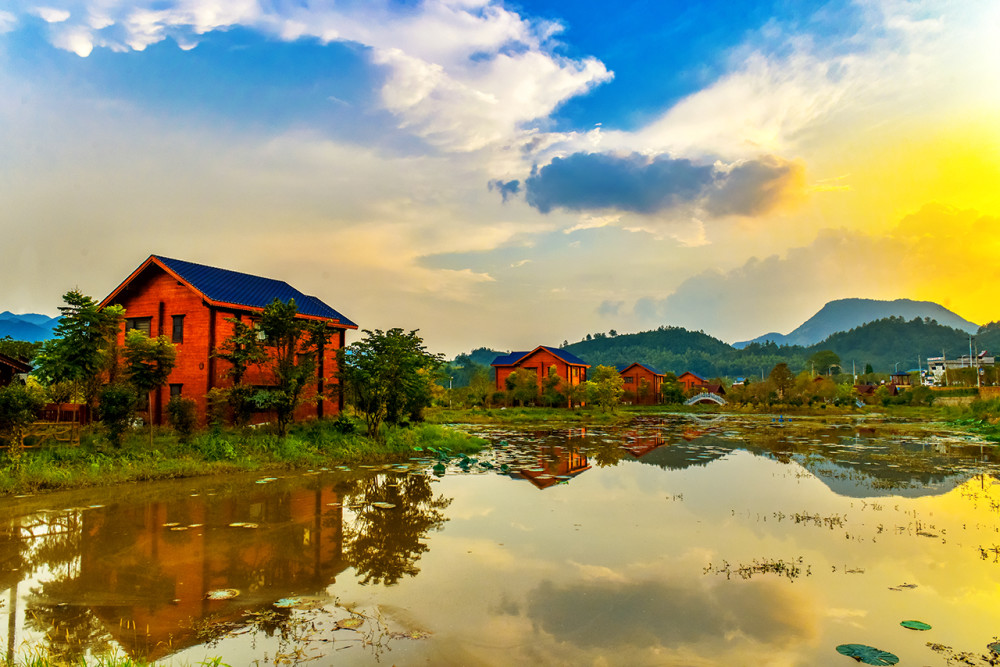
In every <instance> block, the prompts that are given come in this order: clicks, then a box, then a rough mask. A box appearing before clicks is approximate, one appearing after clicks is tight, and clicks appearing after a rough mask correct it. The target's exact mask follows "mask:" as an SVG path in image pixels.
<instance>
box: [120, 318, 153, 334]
mask: <svg viewBox="0 0 1000 667" xmlns="http://www.w3.org/2000/svg"><path fill="white" fill-rule="evenodd" d="M133 329H135V330H136V331H141V332H142V333H144V334H146V335H147V336H149V335H150V333H152V331H153V318H152V317H127V318H125V333H128V332H129V331H132V330H133Z"/></svg>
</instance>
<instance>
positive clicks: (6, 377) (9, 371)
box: [0, 354, 31, 387]
mask: <svg viewBox="0 0 1000 667" xmlns="http://www.w3.org/2000/svg"><path fill="white" fill-rule="evenodd" d="M30 372H31V366H29V365H28V364H26V363H24V362H23V361H20V360H18V359H15V358H14V357H8V356H7V355H6V354H0V387H6V386H7V385H9V384H10V383H11V382H13V381H14V378H15V377H17V376H18V375H24V374H25V373H30Z"/></svg>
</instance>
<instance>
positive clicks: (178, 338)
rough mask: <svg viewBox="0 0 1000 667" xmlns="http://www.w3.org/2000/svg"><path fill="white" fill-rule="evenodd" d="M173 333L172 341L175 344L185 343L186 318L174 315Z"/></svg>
mask: <svg viewBox="0 0 1000 667" xmlns="http://www.w3.org/2000/svg"><path fill="white" fill-rule="evenodd" d="M173 325H174V326H173V331H172V334H173V335H172V336H171V337H170V340H171V341H173V342H174V343H183V342H184V316H183V315H174V316H173Z"/></svg>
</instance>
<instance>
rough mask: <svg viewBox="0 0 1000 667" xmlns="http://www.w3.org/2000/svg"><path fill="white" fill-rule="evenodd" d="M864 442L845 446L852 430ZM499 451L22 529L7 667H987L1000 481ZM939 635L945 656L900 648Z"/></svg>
mask: <svg viewBox="0 0 1000 667" xmlns="http://www.w3.org/2000/svg"><path fill="white" fill-rule="evenodd" d="M838 421H839V423H838ZM463 428H465V429H467V430H473V431H475V432H477V433H479V434H480V435H483V436H484V437H486V438H488V439H489V440H490V441H491V442H492V443H493V448H492V449H491V450H488V451H486V452H484V453H483V454H482V455H480V456H478V457H477V459H478V460H477V461H475V462H472V461H465V462H463V461H461V460H460V459H453V460H452V461H451V462H450V463H448V465H447V466H446V467H445V469H444V470H443V471H442V468H441V467H438V468H437V474H436V473H435V469H434V467H433V466H434V465H435V463H437V461H435V460H434V459H433V457H423V456H422V455H421V457H420V458H415V459H414V460H412V461H409V462H407V463H405V464H400V465H392V466H370V467H358V468H356V469H351V470H347V469H340V468H333V469H330V470H316V471H310V472H308V473H305V472H303V473H295V474H291V475H281V476H277V477H276V478H269V477H264V478H262V477H260V476H257V477H252V478H241V479H237V478H232V477H229V478H225V479H198V480H180V481H174V482H169V483H156V484H144V485H137V486H132V487H125V488H113V489H89V490H85V491H77V492H72V493H61V494H48V495H43V496H36V497H29V498H19V499H6V500H3V501H2V504H0V531H2V532H0V631H3V639H4V642H3V649H4V650H5V652H6V655H7V656H8V657H15V658H16V657H24V656H26V655H30V654H31V653H32V651H38V650H40V649H44V650H45V651H46V652H47V653H48V654H49V655H53V656H60V657H64V658H67V659H78V658H80V657H84V658H92V657H93V656H96V655H102V654H107V653H117V654H118V655H120V656H121V655H128V656H132V657H135V658H138V659H142V660H155V661H162V662H163V663H165V664H177V665H195V664H198V663H199V662H201V661H202V660H204V659H206V658H212V657H218V656H221V657H222V658H223V659H224V660H225V661H226V662H227V663H229V664H231V665H234V666H235V665H253V664H259V665H265V664H296V663H306V662H310V663H311V664H318V665H325V664H333V663H336V664H386V665H391V664H397V665H409V664H420V663H423V664H456V665H458V664H461V665H476V664H485V665H498V664H515V663H522V664H524V663H532V664H568V665H569V664H571V665H581V664H613V665H624V664H628V665H838V664H842V665H851V664H856V663H854V662H853V660H851V658H849V657H845V656H842V655H840V654H838V653H837V652H836V647H837V646H838V645H840V644H846V643H860V644H868V645H872V646H875V647H878V648H880V649H882V650H886V651H890V652H892V653H894V654H895V655H897V656H899V658H900V664H903V665H945V664H948V662H947V661H948V659H949V658H952V659H955V658H957V657H960V656H959V654H960V653H963V652H967V653H969V654H970V656H966V657H967V659H968V660H969V661H970V662H971V664H988V663H987V662H986V660H987V659H988V658H989V657H990V651H989V649H988V648H987V645H988V644H990V643H991V642H994V641H997V638H998V636H1000V482H998V473H1000V464H998V463H997V458H996V456H995V454H993V453H992V452H991V449H990V448H989V447H988V446H983V444H982V443H980V442H978V441H976V440H974V439H970V438H967V437H957V436H951V437H949V436H947V435H941V434H933V433H913V432H909V431H900V430H898V429H896V428H894V427H893V426H892V425H891V424H881V423H879V424H873V423H872V422H868V423H866V424H861V425H859V424H856V423H854V422H852V421H850V420H849V419H847V418H843V419H840V420H831V421H830V422H829V423H827V422H822V421H820V420H808V419H802V420H798V419H797V420H795V421H794V422H792V423H789V422H778V421H772V418H770V417H767V418H760V417H756V418H751V417H726V418H705V417H700V418H694V417H686V416H670V415H666V416H664V417H662V418H646V419H642V420H638V421H636V422H634V423H633V424H632V425H630V426H629V427H627V428H586V429H583V428H575V429H555V430H545V431H538V430H519V429H513V428H504V429H497V428H490V427H473V426H466V427H463ZM904 620H920V621H923V622H925V623H927V624H929V625H930V626H931V629H930V630H927V631H915V630H909V629H906V628H904V627H901V626H900V622H901V621H904Z"/></svg>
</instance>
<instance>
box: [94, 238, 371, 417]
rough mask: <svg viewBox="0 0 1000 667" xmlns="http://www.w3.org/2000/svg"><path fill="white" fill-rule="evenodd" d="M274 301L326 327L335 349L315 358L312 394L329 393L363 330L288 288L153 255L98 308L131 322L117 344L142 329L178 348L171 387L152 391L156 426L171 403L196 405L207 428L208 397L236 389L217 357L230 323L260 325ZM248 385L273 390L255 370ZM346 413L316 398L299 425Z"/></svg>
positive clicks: (301, 411) (299, 414) (300, 413)
mask: <svg viewBox="0 0 1000 667" xmlns="http://www.w3.org/2000/svg"><path fill="white" fill-rule="evenodd" d="M275 299H278V300H280V301H283V302H288V301H289V300H290V299H294V300H295V304H296V306H298V313H299V314H298V316H299V317H300V318H303V319H308V320H318V321H321V322H324V323H326V326H327V327H329V329H330V330H331V333H332V334H333V335H332V336H331V339H330V342H329V344H328V345H327V346H326V349H325V350H324V351H323V354H322V355H320V358H319V359H317V364H316V374H317V382H318V383H317V385H316V386H315V387H314V388H312V389H311V392H312V393H313V395H315V394H317V393H323V392H325V391H326V390H328V389H329V386H330V384H332V383H336V380H335V379H334V377H335V373H336V369H337V350H338V349H340V348H342V347H343V346H344V334H345V332H346V331H347V329H357V328H358V325H356V324H355V323H354V322H352V321H350V320H349V319H347V318H346V317H344V316H343V315H341V314H340V313H338V312H337V311H336V310H334V309H333V308H331V307H330V306H328V305H326V304H325V303H323V302H322V301H320V300H319V299H317V298H316V297H314V296H307V295H305V294H303V293H302V292H299V291H298V290H297V289H295V288H293V287H292V286H291V285H289V284H288V283H286V282H284V281H281V280H273V279H271V278H262V277H260V276H254V275H250V274H247V273H239V272H237V271H229V270H226V269H217V268H215V267H211V266H205V265H202V264H195V263H193V262H185V261H182V260H177V259H170V258H167V257H160V256H158V255H151V256H150V257H149V259H147V260H146V261H145V262H143V263H142V265H140V266H139V268H137V269H136V270H135V271H133V272H132V274H131V275H129V277H128V278H126V279H125V281H124V282H122V284H121V285H119V286H118V287H117V288H116V289H115V290H114V291H113V292H112V293H111V294H109V295H108V296H107V297H106V298H105V299H104V300H103V301H102V302H101V304H100V307H101V308H106V307H107V306H111V305H121V306H124V308H125V317H126V320H125V326H124V327H123V329H122V331H121V333H120V334H119V343H124V338H125V331H128V330H129V329H138V330H140V331H143V332H144V333H146V334H147V335H150V336H159V335H166V336H167V337H168V338H170V340H171V341H172V342H173V344H174V346H175V347H176V349H177V362H176V365H175V366H174V369H173V372H172V373H171V374H170V377H169V378H168V380H167V386H165V387H161V388H160V389H157V390H156V391H155V392H154V396H153V400H152V404H151V405H150V406H149V407H150V410H149V415H148V416H149V417H150V418H151V419H152V421H153V423H154V424H162V423H163V421H164V408H165V406H166V404H167V402H168V401H169V400H170V398H171V397H172V396H186V397H188V398H191V399H194V401H195V403H196V404H197V406H198V415H199V418H200V419H201V420H202V421H204V419H205V412H206V407H207V401H206V398H205V395H206V394H207V393H208V391H209V390H211V389H213V388H215V387H219V388H225V387H228V386H230V384H231V382H230V380H229V378H228V376H227V371H228V370H229V364H228V363H227V362H225V361H223V360H221V359H216V358H215V356H213V353H214V352H215V351H216V349H217V348H218V347H219V346H220V345H221V344H222V342H223V341H225V340H226V339H227V338H228V337H229V336H230V335H231V334H232V332H233V325H232V324H231V323H230V322H227V321H226V319H228V318H233V319H237V320H240V321H243V322H254V321H255V320H257V319H259V318H260V316H261V313H262V312H263V310H264V307H265V306H267V305H269V304H270V303H271V302H272V301H274V300H275ZM244 381H245V382H248V383H250V384H254V385H258V386H266V385H268V384H272V380H271V378H270V374H269V372H268V371H267V370H266V369H264V370H261V369H256V368H251V369H250V370H249V371H248V373H247V376H246V377H245V378H244ZM325 395H328V394H325ZM340 403H342V399H341V401H340ZM342 407H343V405H342V404H338V403H334V402H331V401H330V400H328V399H326V398H323V399H322V400H319V399H317V400H315V401H309V402H307V403H306V404H304V405H303V406H302V407H300V408H299V411H298V412H296V418H299V419H301V418H307V417H324V416H330V415H335V414H337V413H338V412H339V411H340V409H342ZM268 419H269V415H267V414H263V413H262V414H261V415H260V416H259V419H255V420H254V421H267V420H268Z"/></svg>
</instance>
